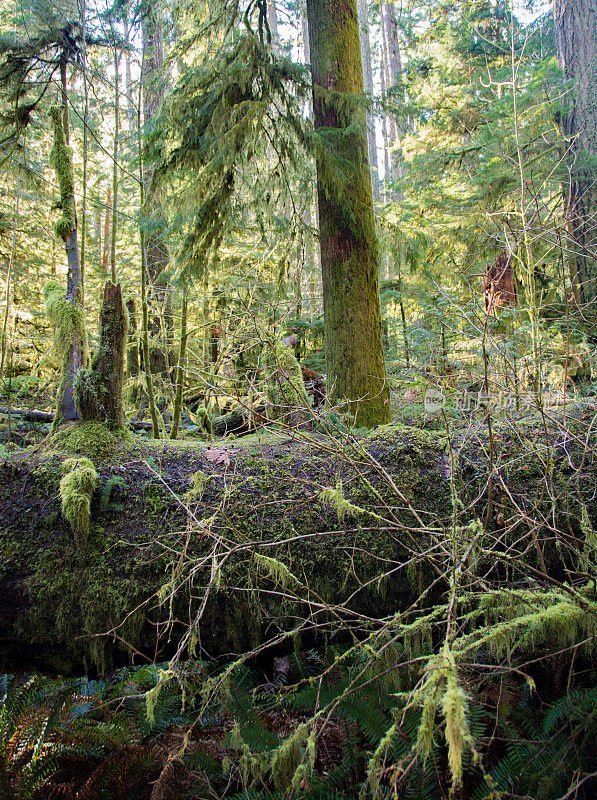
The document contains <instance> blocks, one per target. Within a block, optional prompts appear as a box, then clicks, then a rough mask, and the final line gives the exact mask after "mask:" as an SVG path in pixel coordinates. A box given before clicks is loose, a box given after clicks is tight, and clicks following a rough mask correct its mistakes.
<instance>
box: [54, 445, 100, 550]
mask: <svg viewBox="0 0 597 800" xmlns="http://www.w3.org/2000/svg"><path fill="white" fill-rule="evenodd" d="M62 472H63V473H64V477H63V478H62V480H61V481H60V501H61V510H62V515H63V517H64V518H65V519H66V520H67V521H68V523H69V525H70V527H71V530H72V532H73V533H74V536H75V542H76V543H77V545H78V546H79V547H83V545H85V544H86V542H87V537H88V535H89V520H90V518H91V497H92V495H93V493H94V491H95V487H96V485H97V479H98V475H97V472H96V471H95V467H94V466H93V463H92V462H91V461H90V460H89V459H88V458H67V459H66V461H64V462H63V463H62Z"/></svg>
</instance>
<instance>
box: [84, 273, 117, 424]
mask: <svg viewBox="0 0 597 800" xmlns="http://www.w3.org/2000/svg"><path fill="white" fill-rule="evenodd" d="M127 333H128V317H127V312H126V309H125V307H124V303H123V301H122V290H121V288H120V284H119V283H118V284H116V285H114V284H113V283H110V282H108V283H106V285H105V286H104V294H103V298H102V307H101V311H100V340H99V347H98V352H97V355H96V356H95V358H94V359H93V364H92V366H91V370H90V371H87V370H83V371H81V373H80V374H79V378H78V380H77V385H76V390H77V402H78V406H79V409H80V411H81V417H82V419H83V420H84V421H90V420H93V421H95V422H102V423H105V424H106V425H108V427H109V428H113V429H119V428H122V427H123V426H124V407H123V402H122V384H123V379H124V362H125V353H126V346H127Z"/></svg>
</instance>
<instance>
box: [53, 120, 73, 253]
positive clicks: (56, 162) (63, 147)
mask: <svg viewBox="0 0 597 800" xmlns="http://www.w3.org/2000/svg"><path fill="white" fill-rule="evenodd" d="M50 119H51V120H52V123H53V125H54V144H53V146H52V150H51V151H50V163H51V165H52V166H53V167H54V169H55V170H56V175H57V177H58V185H59V186H60V201H61V205H62V216H61V217H60V219H59V220H58V221H57V222H56V224H55V225H54V231H55V233H56V236H57V237H58V238H59V239H62V240H63V241H66V239H67V238H68V237H69V236H70V234H71V233H72V232H73V231H74V230H75V228H76V225H77V220H76V216H75V182H74V175H73V151H72V148H71V147H69V146H68V145H67V143H66V136H65V132H64V127H63V124H62V113H61V111H60V109H59V108H58V107H57V106H53V107H52V108H51V109H50Z"/></svg>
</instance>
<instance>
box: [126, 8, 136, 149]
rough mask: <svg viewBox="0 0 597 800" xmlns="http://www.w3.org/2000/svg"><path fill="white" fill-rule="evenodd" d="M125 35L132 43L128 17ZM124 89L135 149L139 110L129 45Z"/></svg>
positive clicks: (130, 131) (132, 142)
mask: <svg viewBox="0 0 597 800" xmlns="http://www.w3.org/2000/svg"><path fill="white" fill-rule="evenodd" d="M125 31H126V33H125V36H126V43H127V45H128V44H130V35H131V29H130V25H129V21H128V18H127V19H125ZM124 90H125V92H126V116H127V121H128V129H129V137H130V147H131V149H132V150H135V148H136V145H137V141H136V139H137V137H136V130H135V125H136V122H137V112H136V111H135V104H134V103H133V80H132V77H131V53H130V50H129V48H128V47H127V48H126V49H125V51H124Z"/></svg>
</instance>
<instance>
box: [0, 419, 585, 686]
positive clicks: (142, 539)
mask: <svg viewBox="0 0 597 800" xmlns="http://www.w3.org/2000/svg"><path fill="white" fill-rule="evenodd" d="M534 424H535V425H536V424H537V422H536V421H535V423H534ZM578 425H579V428H578V431H576V432H575V431H574V429H573V428H571V426H572V420H571V414H570V411H569V412H568V428H567V429H566V430H563V429H562V428H561V427H560V426H559V425H555V426H553V428H552V429H550V430H549V432H548V435H549V439H548V441H545V442H539V441H537V437H534V438H532V437H530V436H527V437H526V438H524V440H523V439H522V438H521V439H520V441H525V442H526V443H527V445H528V447H529V449H528V451H525V452H524V453H521V451H520V447H521V444H520V441H519V440H516V441H514V440H513V438H512V436H511V433H510V428H507V427H504V429H503V430H501V431H500V430H499V429H498V428H497V426H495V427H494V430H493V434H492V445H491V446H492V448H493V451H492V460H493V464H494V465H495V467H494V471H493V473H492V480H491V481H489V480H488V477H489V474H488V464H489V460H488V457H487V453H489V449H490V448H489V443H488V441H487V438H486V435H485V433H484V430H485V429H484V428H483V427H481V426H479V427H478V428H475V429H474V430H473V433H472V434H471V433H470V428H467V435H466V437H465V436H464V434H458V435H454V436H453V437H452V439H451V441H448V439H447V437H446V436H445V435H444V434H442V433H435V432H427V431H420V430H417V429H415V428H410V427H405V426H395V427H392V426H388V427H385V428H381V429H380V430H378V431H374V432H372V433H371V434H369V435H363V436H361V437H359V438H354V437H348V438H347V437H346V436H345V435H343V436H342V438H341V439H339V440H338V441H336V440H335V439H334V438H333V437H330V436H319V437H318V438H309V437H310V436H312V434H302V435H301V434H296V435H295V436H294V438H293V437H291V436H285V437H284V438H281V437H280V436H278V437H276V436H274V435H272V434H267V435H264V436H261V437H259V440H258V441H256V442H255V441H250V442H249V443H243V441H242V440H241V441H235V442H233V443H222V444H219V445H216V444H214V443H211V444H209V445H207V444H205V443H199V442H195V443H190V442H176V443H169V442H163V441H160V442H148V441H146V440H144V439H143V440H141V439H136V438H135V437H131V436H130V435H129V437H128V438H117V437H115V436H114V435H113V434H111V433H110V432H109V431H107V429H105V428H103V427H102V426H100V425H97V424H92V423H87V424H86V425H81V424H74V425H71V426H66V427H65V428H63V429H61V430H60V431H59V432H58V433H57V434H56V435H55V436H53V437H50V438H49V439H48V440H47V441H46V442H44V443H43V444H42V445H39V446H37V447H35V448H30V449H29V450H28V451H25V452H21V453H15V454H11V455H10V456H9V457H8V458H6V459H4V461H2V462H0V669H2V670H5V671H7V670H12V669H16V668H22V667H26V668H31V667H33V666H35V667H38V668H40V669H43V670H46V671H48V670H57V671H59V672H62V673H75V672H81V671H85V670H87V671H89V670H99V671H102V670H105V669H107V668H109V667H110V666H113V665H115V664H118V663H122V662H123V661H126V660H128V659H131V658H133V659H137V660H139V659H141V658H143V657H147V658H150V659H163V658H165V657H166V656H168V655H170V654H171V653H172V651H173V650H175V649H176V648H177V647H178V646H179V644H180V643H181V642H183V643H185V642H186V645H185V647H186V650H187V652H188V651H193V652H197V648H201V651H202V652H204V653H207V654H208V655H210V656H211V655H217V654H221V653H230V652H236V653H238V652H245V651H246V650H247V649H250V648H251V647H254V646H257V645H260V644H262V643H263V642H264V641H266V640H268V639H269V637H271V636H272V631H274V633H275V635H276V636H278V637H281V636H284V635H286V634H293V635H300V636H301V638H302V641H303V642H304V643H307V642H309V641H315V640H318V638H319V639H321V637H325V636H327V637H329V636H331V635H338V632H340V635H341V634H342V631H343V630H347V629H348V628H349V627H350V629H351V635H353V634H354V633H355V631H356V632H357V633H359V632H360V634H362V635H367V631H368V630H369V623H370V621H371V620H374V619H379V618H384V619H389V618H391V617H392V615H393V614H396V613H398V612H399V611H401V610H404V609H407V608H409V607H410V606H411V604H413V603H415V604H416V603H419V602H423V603H428V602H430V600H431V599H433V598H434V597H435V598H437V597H438V596H442V593H444V592H446V591H447V590H448V588H449V579H450V578H449V574H450V563H452V562H451V560H452V559H453V558H454V553H455V552H456V553H457V554H458V558H461V557H462V558H467V557H468V556H466V555H465V554H466V553H472V552H473V546H474V545H475V541H476V539H475V541H473V539H471V542H468V540H467V539H466V536H468V535H469V534H470V536H471V537H473V538H474V537H478V538H479V542H477V545H475V546H476V547H477V549H478V552H477V551H475V552H477V554H476V555H475V559H476V562H475V563H477V564H480V565H481V566H480V568H479V569H480V570H481V572H482V574H483V581H484V585H485V584H488V582H490V581H491V580H492V579H493V577H492V576H494V577H495V580H508V581H512V580H515V581H516V582H517V584H518V585H520V584H521V582H523V583H524V581H528V582H530V581H531V580H536V581H542V582H544V584H545V585H549V582H550V581H555V580H566V575H567V574H570V570H571V569H572V570H574V569H575V568H576V567H575V566H574V564H575V563H576V561H575V559H577V556H578V548H579V546H580V545H579V542H581V541H582V530H583V525H584V526H585V528H586V524H587V520H588V521H589V522H590V523H591V524H592V525H593V526H594V527H595V526H597V499H596V498H597V465H596V464H595V459H594V457H593V453H594V452H595V442H594V434H593V433H591V434H590V436H589V437H588V438H587V436H585V435H579V431H581V430H582V431H584V432H585V433H586V428H585V425H584V423H583V422H582V421H578ZM589 432H590V429H589ZM546 448H548V449H549V453H550V467H549V470H548V472H547V473H546V468H545V465H546V461H545V458H546V455H545V454H546ZM73 453H79V454H81V455H85V456H86V457H88V458H90V459H91V460H92V461H93V463H94V465H95V468H96V470H97V472H98V476H99V480H98V488H97V490H96V493H95V495H94V497H93V502H92V508H91V526H90V537H89V542H88V544H87V546H86V547H85V548H84V549H80V550H79V549H77V547H76V546H75V542H74V540H73V536H72V534H71V532H70V528H69V527H68V526H67V524H66V523H65V522H64V520H63V519H62V516H61V513H60V498H59V482H60V477H61V463H62V461H63V460H64V459H66V458H68V457H72V455H73ZM546 476H547V477H546ZM546 481H548V482H549V486H550V487H551V488H552V489H553V488H554V487H557V492H558V503H557V505H554V502H553V499H552V496H550V492H549V491H546ZM456 495H457V500H456V499H455V496H456ZM455 503H456V505H455ZM583 508H584V509H585V511H582V509H583ZM471 532H472V533H471ZM454 536H458V537H460V538H459V540H458V541H459V542H460V539H462V540H463V541H464V545H462V547H461V545H460V544H458V545H457V546H456V545H455V544H454V539H453V537H454ZM483 537H487V541H486V542H485V539H484V538H483ZM556 539H558V541H559V544H558V546H557V547H555V544H554V543H555V540H556ZM484 542H485V544H484ZM485 546H487V547H489V551H488V553H485V551H484V549H483V548H484V547H485ZM455 548H456V549H455ZM496 548H497V549H496ZM496 553H498V555H499V558H498V557H497V555H496ZM514 556H516V559H518V560H517V561H516V564H517V565H518V566H515V565H513V564H512V563H511V561H512V559H513V557H514ZM504 564H506V568H504ZM520 564H523V565H524V569H525V570H528V574H527V573H525V572H524V571H521V567H520ZM562 576H563V577H562ZM430 586H432V587H433V590H432V591H431V590H428V589H429V587H430ZM421 595H423V597H424V599H423V600H421V599H420V597H421ZM360 634H359V635H360Z"/></svg>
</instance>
